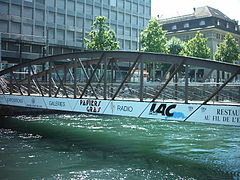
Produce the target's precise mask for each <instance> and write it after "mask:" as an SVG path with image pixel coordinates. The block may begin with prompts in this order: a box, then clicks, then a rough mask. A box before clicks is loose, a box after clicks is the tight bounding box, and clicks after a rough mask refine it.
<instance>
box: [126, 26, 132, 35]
mask: <svg viewBox="0 0 240 180" xmlns="http://www.w3.org/2000/svg"><path fill="white" fill-rule="evenodd" d="M125 35H126V36H131V29H130V28H128V27H126V28H125Z"/></svg>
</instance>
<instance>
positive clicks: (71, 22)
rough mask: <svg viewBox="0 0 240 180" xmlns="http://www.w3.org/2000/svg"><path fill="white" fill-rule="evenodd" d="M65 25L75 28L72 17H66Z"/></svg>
mask: <svg viewBox="0 0 240 180" xmlns="http://www.w3.org/2000/svg"><path fill="white" fill-rule="evenodd" d="M67 23H68V25H69V26H75V23H74V16H67Z"/></svg>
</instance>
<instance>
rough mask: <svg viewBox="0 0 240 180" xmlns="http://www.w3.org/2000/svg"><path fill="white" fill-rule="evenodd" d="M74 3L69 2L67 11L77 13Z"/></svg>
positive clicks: (69, 0)
mask: <svg viewBox="0 0 240 180" xmlns="http://www.w3.org/2000/svg"><path fill="white" fill-rule="evenodd" d="M74 7H75V6H74V1H71V0H68V4H67V9H68V11H75V9H74Z"/></svg>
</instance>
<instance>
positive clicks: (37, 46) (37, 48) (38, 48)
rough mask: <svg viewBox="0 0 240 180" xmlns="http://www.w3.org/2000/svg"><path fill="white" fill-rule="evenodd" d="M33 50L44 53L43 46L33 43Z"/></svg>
mask: <svg viewBox="0 0 240 180" xmlns="http://www.w3.org/2000/svg"><path fill="white" fill-rule="evenodd" d="M32 52H33V53H42V46H39V45H32Z"/></svg>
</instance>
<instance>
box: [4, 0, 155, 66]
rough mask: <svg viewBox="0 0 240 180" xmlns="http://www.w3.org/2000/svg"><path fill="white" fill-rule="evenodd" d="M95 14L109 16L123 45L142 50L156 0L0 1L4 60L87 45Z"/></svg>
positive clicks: (18, 60) (130, 48) (111, 26)
mask: <svg viewBox="0 0 240 180" xmlns="http://www.w3.org/2000/svg"><path fill="white" fill-rule="evenodd" d="M96 16H106V17H107V19H108V24H109V25H110V28H111V29H112V30H114V31H115V32H116V35H117V40H118V41H119V42H120V48H121V50H137V49H138V46H139V45H138V37H139V33H140V31H141V30H143V29H144V27H145V25H146V24H147V23H148V21H149V19H150V18H151V0H0V38H1V48H0V49H1V53H0V57H1V61H2V63H3V64H10V63H14V64H16V63H20V62H24V61H27V60H29V59H35V58H38V57H42V56H47V55H54V54H62V53H69V52H74V51H81V50H84V49H85V44H84V37H86V36H87V34H88V32H89V31H90V30H91V25H92V22H93V21H94V20H95V17H96Z"/></svg>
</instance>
